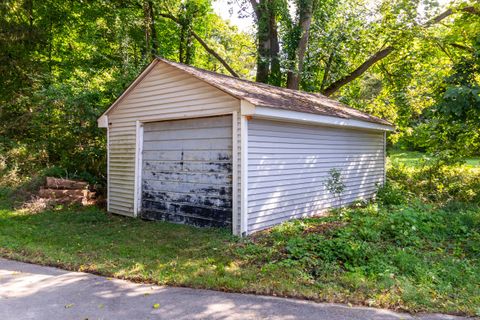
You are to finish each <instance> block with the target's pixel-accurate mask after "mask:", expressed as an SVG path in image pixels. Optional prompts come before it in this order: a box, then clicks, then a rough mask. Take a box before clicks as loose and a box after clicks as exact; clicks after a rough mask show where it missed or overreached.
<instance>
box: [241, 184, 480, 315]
mask: <svg viewBox="0 0 480 320" xmlns="http://www.w3.org/2000/svg"><path fill="white" fill-rule="evenodd" d="M384 190H385V191H384V194H389V193H393V194H395V193H396V192H397V191H398V190H396V189H392V187H386V188H385V189H384ZM392 190H395V191H392ZM384 199H388V198H384ZM393 200H394V201H392V202H395V201H396V200H397V197H393ZM283 230H290V231H291V232H290V233H289V234H288V236H287V235H284V236H283V237H282V236H281V235H282V234H283ZM257 237H258V238H257V240H256V241H255V245H256V246H257V248H255V249H254V248H253V247H250V249H249V251H250V252H258V253H261V252H263V251H262V249H261V248H265V250H268V252H269V259H267V260H263V259H258V257H257V259H253V258H252V259H251V260H250V263H253V264H262V265H263V264H266V265H278V266H282V267H283V268H284V270H289V269H290V268H296V269H297V270H298V269H300V270H301V271H302V272H303V275H302V278H306V279H309V281H310V282H313V283H316V284H318V285H319V286H320V285H323V284H324V283H330V282H332V281H334V282H335V283H336V284H337V285H339V287H338V290H339V291H342V290H348V291H350V292H355V294H357V295H358V294H361V292H363V291H362V290H367V289H366V288H368V290H367V291H368V292H369V294H368V295H369V296H370V297H371V299H373V300H375V299H380V297H381V296H384V297H385V299H391V300H394V301H396V302H395V303H399V304H400V305H409V306H410V308H412V306H413V309H415V308H416V307H418V306H423V308H424V307H425V306H428V305H436V304H441V305H443V306H444V307H445V308H447V309H448V308H449V307H448V306H451V305H455V304H457V305H461V307H459V308H460V309H462V310H466V309H469V308H471V305H480V300H479V297H480V291H479V287H478V283H479V281H480V280H479V279H480V268H478V263H479V258H480V207H479V206H475V205H472V204H468V205H467V204H465V203H458V202H450V203H449V204H448V205H445V206H444V207H436V206H434V205H430V204H424V203H421V202H420V201H416V202H412V203H411V204H410V205H405V204H402V205H397V204H395V205H394V204H393V203H391V206H389V207H385V206H378V205H377V204H374V203H372V204H369V205H368V206H366V207H363V208H350V209H344V210H337V211H336V212H334V213H333V215H332V216H329V217H323V218H313V219H312V218H310V219H305V220H299V221H292V222H287V223H285V224H283V225H281V226H278V227H275V228H273V229H272V230H271V231H270V232H268V233H264V234H263V235H262V236H257ZM250 246H254V244H251V245H250ZM263 268H265V267H263ZM267 269H268V268H267ZM457 288H462V289H461V290H458V289H457ZM391 302H392V301H390V303H391ZM469 304H471V305H470V306H469ZM457 310H458V309H457Z"/></svg>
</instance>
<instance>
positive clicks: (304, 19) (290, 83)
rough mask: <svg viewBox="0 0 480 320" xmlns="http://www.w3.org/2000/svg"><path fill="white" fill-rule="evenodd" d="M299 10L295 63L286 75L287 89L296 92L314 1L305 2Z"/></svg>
mask: <svg viewBox="0 0 480 320" xmlns="http://www.w3.org/2000/svg"><path fill="white" fill-rule="evenodd" d="M302 4H303V7H300V8H298V10H300V15H299V21H298V23H299V26H300V29H301V36H300V40H299V41H298V46H297V48H296V50H295V60H294V61H295V63H294V68H293V70H289V71H288V74H287V88H289V89H295V90H298V88H299V86H300V81H301V76H302V72H303V63H304V61H305V53H306V51H307V46H308V39H309V36H310V25H311V24H312V15H313V9H314V1H313V0H310V1H305V2H303V3H302Z"/></svg>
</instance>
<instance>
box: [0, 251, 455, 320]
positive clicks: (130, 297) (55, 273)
mask: <svg viewBox="0 0 480 320" xmlns="http://www.w3.org/2000/svg"><path fill="white" fill-rule="evenodd" d="M155 304H158V306H157V308H154V307H153V306H154V305H155ZM0 319H2V320H10V319H14V320H20V319H35V320H47V319H48V320H55V319H78V320H85V319H89V320H94V319H115V320H117V319H128V320H132V319H175V320H181V319H188V320H192V319H222V320H223V319H242V320H245V319H282V320H294V319H302V320H303V319H305V320H308V319H312V320H313V319H315V320H321V319H328V320H340V319H341V320H357V319H362V320H364V319H423V320H427V319H428V320H440V319H441V320H445V319H462V318H459V317H453V316H446V315H438V314H437V315H432V314H430V315H426V314H424V315H417V316H411V315H407V314H401V313H396V312H392V311H388V310H382V309H373V308H362V307H348V306H345V305H340V304H331V303H314V302H309V301H301V300H294V299H283V298H275V297H265V296H255V295H246V294H233V293H223V292H216V291H209V290H195V289H187V288H172V287H160V286H151V285H143V284H136V283H131V282H128V281H123V280H117V279H108V278H104V277H99V276H95V275H91V274H87V273H81V272H69V271H64V270H60V269H56V268H49V267H42V266H37V265H33V264H26V263H21V262H16V261H10V260H5V259H0Z"/></svg>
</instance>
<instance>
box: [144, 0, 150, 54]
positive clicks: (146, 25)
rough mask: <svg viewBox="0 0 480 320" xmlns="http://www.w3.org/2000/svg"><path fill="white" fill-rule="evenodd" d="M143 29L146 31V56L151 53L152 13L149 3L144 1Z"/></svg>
mask: <svg viewBox="0 0 480 320" xmlns="http://www.w3.org/2000/svg"><path fill="white" fill-rule="evenodd" d="M143 30H144V33H145V52H144V56H147V55H149V54H150V52H151V51H150V13H149V7H148V3H147V2H146V1H145V2H144V3H143Z"/></svg>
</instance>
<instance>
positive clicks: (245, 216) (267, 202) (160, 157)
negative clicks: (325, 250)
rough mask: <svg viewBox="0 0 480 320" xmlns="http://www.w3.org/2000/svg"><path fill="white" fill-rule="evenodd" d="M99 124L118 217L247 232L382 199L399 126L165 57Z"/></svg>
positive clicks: (110, 200)
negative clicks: (335, 185) (336, 188)
mask: <svg viewBox="0 0 480 320" xmlns="http://www.w3.org/2000/svg"><path fill="white" fill-rule="evenodd" d="M98 125H99V126H100V127H102V128H106V131H107V132H106V133H107V156H108V159H107V185H108V188H107V190H108V194H107V210H108V211H109V212H111V213H114V214H119V215H124V216H130V217H137V218H142V219H146V220H160V221H169V222H173V223H181V224H189V225H193V226H196V227H222V228H227V229H229V230H230V231H231V232H232V233H233V234H235V235H239V236H244V235H248V234H251V233H254V232H258V231H260V230H264V229H267V228H270V227H272V226H275V225H277V224H279V223H282V222H284V221H287V220H290V219H297V218H303V217H310V216H314V215H320V214H325V213H326V212H328V211H329V210H331V209H332V208H336V207H340V206H347V205H350V204H352V203H354V202H356V201H359V200H369V199H372V198H374V197H375V194H376V192H377V190H378V187H379V186H381V185H382V184H383V183H384V181H385V145H386V133H387V132H389V131H393V130H394V126H393V125H392V124H391V123H389V122H388V121H385V120H383V119H380V118H378V117H375V116H372V115H370V114H367V113H364V112H361V111H359V110H356V109H353V108H350V107H348V106H346V105H344V104H342V103H340V102H338V101H335V100H333V99H331V98H328V97H325V96H323V95H321V94H316V93H308V92H302V91H297V90H289V89H284V88H279V87H275V86H271V85H268V84H264V83H256V82H251V81H247V80H243V79H238V78H234V77H230V76H226V75H222V74H219V73H215V72H211V71H207V70H202V69H199V68H195V67H192V66H188V65H185V64H181V63H176V62H172V61H169V60H167V59H163V58H159V57H157V58H156V59H155V60H154V61H153V62H152V63H151V64H150V65H149V66H148V67H147V68H146V69H145V70H144V71H143V72H142V73H141V74H140V75H139V76H138V77H137V78H136V79H135V80H134V81H133V83H132V84H131V85H130V86H129V87H128V88H127V89H126V90H125V91H124V92H123V94H122V95H121V96H119V97H118V99H117V100H116V101H115V102H114V103H113V104H112V105H111V106H110V108H108V109H107V110H106V111H105V112H104V113H103V115H102V116H101V117H100V118H99V119H98ZM331 172H337V174H338V180H341V182H342V193H341V194H340V195H338V194H332V192H331V191H330V189H329V188H328V187H327V185H328V182H329V180H331Z"/></svg>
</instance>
